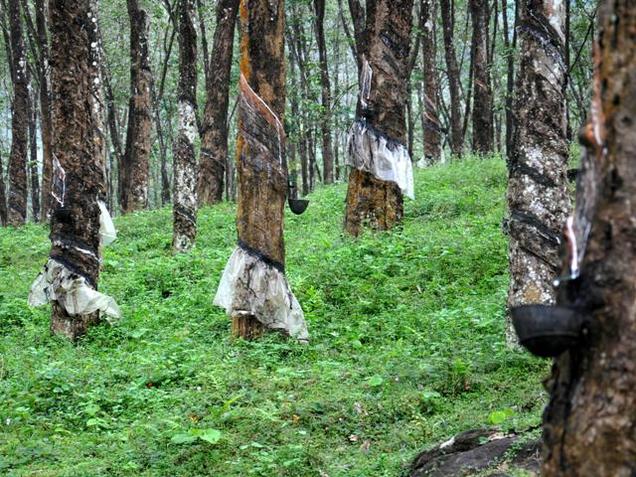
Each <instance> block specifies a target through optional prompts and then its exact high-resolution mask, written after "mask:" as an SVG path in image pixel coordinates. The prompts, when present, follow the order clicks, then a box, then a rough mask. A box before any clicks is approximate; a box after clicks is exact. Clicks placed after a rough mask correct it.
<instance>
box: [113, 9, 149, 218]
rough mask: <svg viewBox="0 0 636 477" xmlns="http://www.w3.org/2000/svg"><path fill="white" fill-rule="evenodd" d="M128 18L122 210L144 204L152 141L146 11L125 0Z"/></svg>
mask: <svg viewBox="0 0 636 477" xmlns="http://www.w3.org/2000/svg"><path fill="white" fill-rule="evenodd" d="M128 17H129V19H130V101H129V105H128V129H127V131H126V149H125V151H124V156H123V160H122V167H121V168H120V172H119V173H120V182H121V188H120V189H121V209H122V212H124V213H127V212H132V211H134V210H140V209H145V208H147V207H148V184H149V175H150V168H149V164H150V163H149V161H150V149H151V143H152V137H151V132H152V110H151V108H152V103H151V87H152V72H151V71H150V58H149V51H148V28H149V24H150V22H149V18H148V13H147V12H146V11H145V10H143V9H141V8H140V7H139V2H138V0H128Z"/></svg>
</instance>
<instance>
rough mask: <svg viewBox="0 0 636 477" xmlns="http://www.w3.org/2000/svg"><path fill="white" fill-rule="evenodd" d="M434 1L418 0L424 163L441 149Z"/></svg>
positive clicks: (437, 156) (430, 161)
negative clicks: (420, 31)
mask: <svg viewBox="0 0 636 477" xmlns="http://www.w3.org/2000/svg"><path fill="white" fill-rule="evenodd" d="M436 5H437V2H436V1H435V0H420V29H421V30H422V74H423V75H424V81H423V96H424V105H423V108H422V130H423V136H424V160H425V163H426V164H434V163H436V162H439V160H440V157H441V151H442V130H441V126H440V123H439V115H438V112H437V109H438V107H439V97H438V94H437V90H438V82H437V71H436V64H435V59H436V58H437V46H436V42H435V18H436V15H435V13H436Z"/></svg>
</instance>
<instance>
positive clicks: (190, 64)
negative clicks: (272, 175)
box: [172, 0, 197, 252]
mask: <svg viewBox="0 0 636 477" xmlns="http://www.w3.org/2000/svg"><path fill="white" fill-rule="evenodd" d="M178 12H179V131H178V134H177V137H176V139H175V141H174V145H173V153H172V155H173V158H172V161H173V168H174V169H173V170H174V174H173V180H174V185H173V203H172V210H173V217H174V227H173V236H172V248H173V250H174V251H175V252H187V251H188V250H190V249H191V248H192V247H193V246H194V239H195V237H196V232H197V191H196V186H197V183H196V178H197V162H196V156H195V151H194V140H195V138H196V136H197V124H196V89H197V87H196V86H197V71H196V66H197V33H196V30H195V29H194V21H193V19H194V4H193V0H179V10H178Z"/></svg>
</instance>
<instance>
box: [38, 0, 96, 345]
mask: <svg viewBox="0 0 636 477" xmlns="http://www.w3.org/2000/svg"><path fill="white" fill-rule="evenodd" d="M90 3H91V2H90V1H89V0H53V1H51V2H50V9H51V16H50V18H51V39H52V43H51V84H52V85H53V97H54V98H55V99H54V102H53V108H52V120H53V123H52V124H53V130H54V131H55V132H56V133H55V135H54V138H53V144H52V147H53V157H54V158H55V159H56V160H57V161H58V163H56V166H55V167H54V170H53V176H54V181H53V187H52V193H53V194H54V197H56V199H55V205H54V212H53V215H52V218H51V254H50V257H51V259H53V260H55V261H57V262H59V263H61V264H62V265H64V267H66V268H67V269H68V270H69V271H70V272H72V273H75V274H77V276H79V277H82V278H83V279H85V281H86V283H87V284H88V285H89V286H90V287H91V288H93V289H97V282H98V278H99V263H100V259H99V257H100V237H99V229H100V208H99V206H98V203H97V201H98V198H100V197H103V195H104V192H105V191H104V164H103V159H104V158H103V156H102V154H101V148H100V141H101V138H99V137H98V136H99V135H100V132H99V131H98V129H97V126H98V124H99V120H98V118H97V116H98V115H100V114H101V110H100V109H99V108H96V107H95V103H94V101H93V99H92V97H93V93H94V85H95V84H98V82H99V78H100V75H99V48H98V47H97V44H98V43H97V41H96V40H97V34H96V33H97V32H96V21H97V17H96V15H97V12H96V11H91V8H90ZM87 25H88V27H87ZM69 72H73V74H69ZM97 321H99V315H98V313H97V312H94V313H90V314H87V315H80V316H71V315H70V314H69V313H68V311H67V310H66V309H65V308H64V307H63V306H60V305H59V303H54V306H53V308H52V314H51V329H52V330H53V331H54V332H58V333H62V334H64V335H66V336H68V337H69V338H71V339H75V338H77V337H78V336H80V335H82V334H84V333H85V332H86V330H87V328H88V326H89V325H90V324H92V323H95V322H97Z"/></svg>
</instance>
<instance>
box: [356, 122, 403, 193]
mask: <svg viewBox="0 0 636 477" xmlns="http://www.w3.org/2000/svg"><path fill="white" fill-rule="evenodd" d="M347 149H348V154H347V165H348V166H351V167H354V168H356V169H359V170H362V171H365V172H369V173H370V174H373V175H374V176H375V177H376V178H378V179H381V180H383V181H388V182H395V183H396V184H397V185H398V186H399V187H400V190H401V191H402V193H403V194H404V195H406V196H407V197H409V198H410V199H414V198H415V189H414V185H413V165H412V164H411V158H410V156H409V153H408V150H407V149H406V148H405V147H404V146H403V145H402V144H400V143H398V142H395V141H391V140H390V139H387V138H386V137H385V136H384V135H382V134H378V133H377V132H376V131H375V130H374V129H373V128H371V127H369V126H368V125H367V124H365V122H364V121H360V120H356V121H355V122H354V123H353V126H351V130H350V131H349V145H348V148H347Z"/></svg>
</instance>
